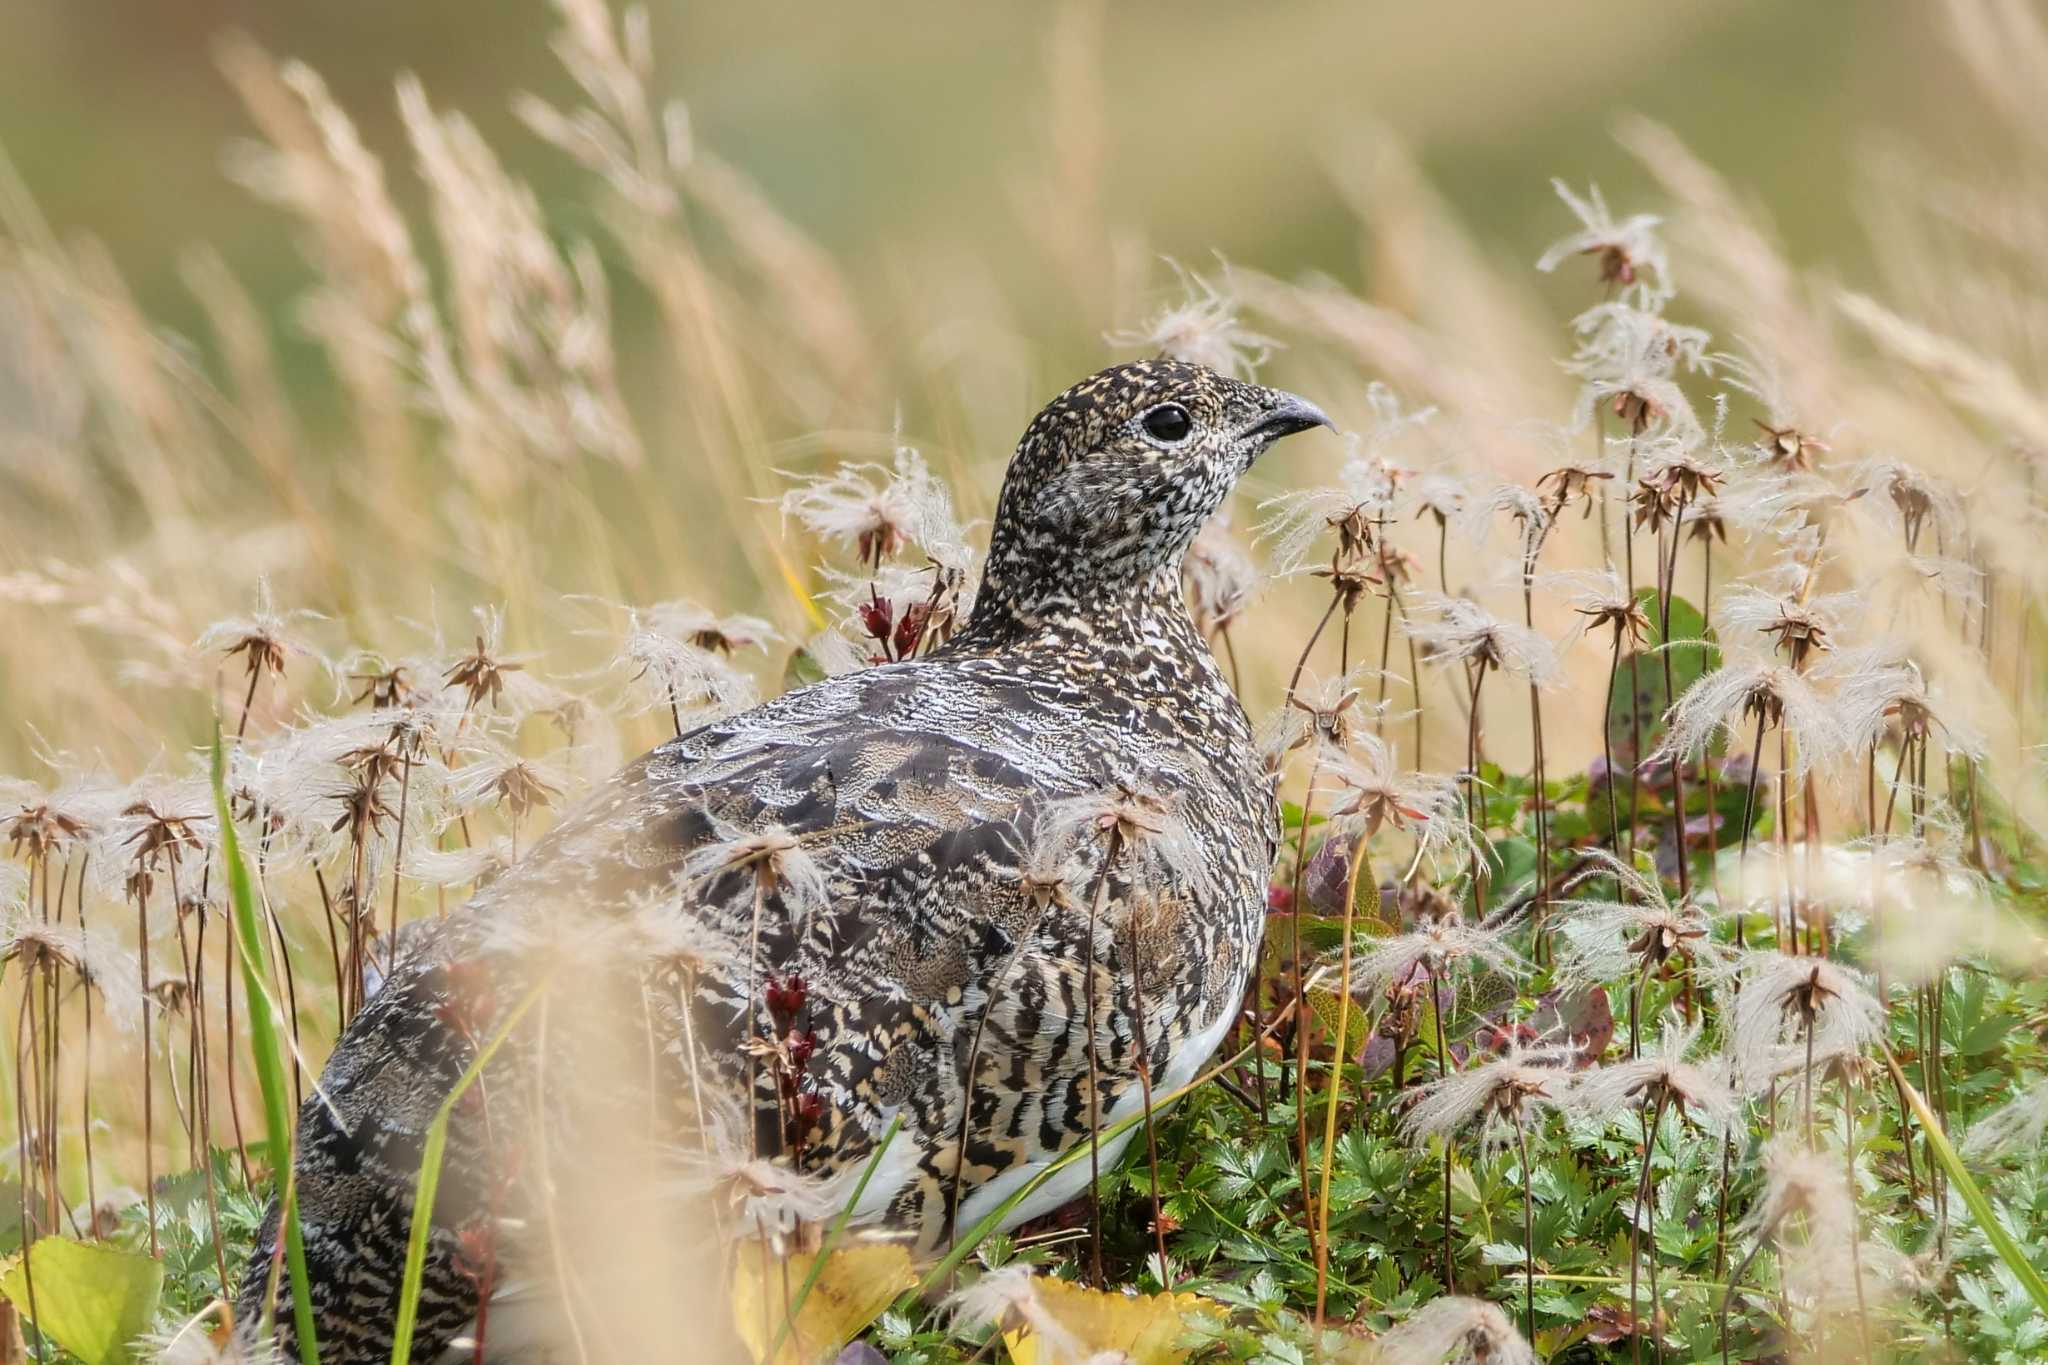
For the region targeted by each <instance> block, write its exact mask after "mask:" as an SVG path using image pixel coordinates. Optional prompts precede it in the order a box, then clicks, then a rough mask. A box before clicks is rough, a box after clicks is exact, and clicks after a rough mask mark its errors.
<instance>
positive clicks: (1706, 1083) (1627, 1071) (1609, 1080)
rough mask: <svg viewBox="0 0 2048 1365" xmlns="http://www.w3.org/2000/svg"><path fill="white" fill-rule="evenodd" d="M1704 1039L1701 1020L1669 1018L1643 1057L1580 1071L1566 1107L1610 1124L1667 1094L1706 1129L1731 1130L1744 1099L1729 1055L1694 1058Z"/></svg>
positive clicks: (1668, 1102) (1674, 1107)
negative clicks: (1731, 1076)
mask: <svg viewBox="0 0 2048 1365" xmlns="http://www.w3.org/2000/svg"><path fill="white" fill-rule="evenodd" d="M1699 1038H1700V1025H1699V1023H1698V1021H1694V1022H1693V1023H1692V1024H1690V1025H1687V1024H1685V1023H1683V1022H1682V1021H1680V1020H1678V1019H1676V1018H1672V1017H1667V1018H1666V1019H1665V1020H1664V1022H1663V1026H1662V1027H1661V1028H1659V1029H1658V1030H1657V1040H1656V1042H1655V1043H1653V1044H1651V1045H1650V1046H1649V1047H1648V1048H1646V1049H1644V1051H1643V1053H1642V1055H1641V1056H1639V1057H1637V1058H1635V1059H1633V1060H1631V1061H1625V1062H1615V1063H1613V1064H1611V1065H1608V1066H1600V1067H1594V1068H1592V1069H1590V1070H1587V1071H1582V1072H1580V1073H1579V1075H1578V1077H1577V1080H1576V1082H1575V1083H1574V1084H1573V1086H1572V1088H1571V1091H1570V1093H1569V1094H1568V1096H1567V1097H1566V1105H1567V1107H1568V1108H1569V1109H1570V1110H1571V1111H1572V1112H1574V1113H1578V1114H1583V1115H1585V1116H1586V1117H1588V1118H1591V1119H1594V1120H1596V1121H1597V1122H1600V1123H1603V1124H1605V1123H1611V1122H1613V1121H1614V1120H1616V1119H1618V1118H1620V1117H1622V1116H1623V1115H1624V1114H1631V1113H1634V1112H1636V1111H1637V1110H1643V1109H1654V1108H1655V1106H1656V1105H1657V1103H1658V1102H1659V1100H1660V1099H1662V1100H1663V1102H1664V1104H1665V1107H1666V1108H1667V1109H1668V1110H1669V1111H1670V1112H1672V1113H1675V1114H1678V1115H1679V1116H1680V1117H1682V1118H1683V1119H1685V1120H1688V1121H1690V1122H1691V1123H1694V1124H1696V1125H1697V1126H1699V1127H1700V1128H1701V1129H1703V1130H1705V1131H1706V1132H1709V1133H1713V1134H1721V1133H1725V1132H1727V1131H1728V1129H1729V1127H1730V1126H1731V1125H1732V1124H1734V1123H1735V1121H1736V1119H1737V1117H1738V1116H1739V1115H1740V1113H1741V1102H1740V1100H1739V1099H1738V1097H1737V1096H1736V1094H1735V1091H1734V1089H1733V1088H1732V1087H1730V1085H1729V1084H1728V1063H1727V1060H1726V1059H1725V1058H1722V1057H1713V1058H1709V1059H1706V1060H1704V1061H1695V1060H1693V1057H1692V1053H1693V1048H1694V1047H1695V1046H1696V1045H1697V1044H1698V1042H1699Z"/></svg>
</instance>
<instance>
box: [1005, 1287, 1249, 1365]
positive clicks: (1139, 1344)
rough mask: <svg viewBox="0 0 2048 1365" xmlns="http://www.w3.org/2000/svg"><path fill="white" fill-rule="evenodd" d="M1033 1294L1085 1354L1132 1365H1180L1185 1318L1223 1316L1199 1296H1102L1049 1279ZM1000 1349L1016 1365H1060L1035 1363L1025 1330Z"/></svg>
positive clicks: (1034, 1347) (1008, 1338) (1033, 1345)
mask: <svg viewBox="0 0 2048 1365" xmlns="http://www.w3.org/2000/svg"><path fill="white" fill-rule="evenodd" d="M1032 1288H1033V1290H1034V1291H1035V1292H1036V1293H1037V1295H1038V1302H1039V1304H1040V1306H1041V1307H1042V1308H1043V1309H1044V1310H1045V1312H1046V1313H1047V1314H1048V1315H1049V1316H1051V1318H1052V1319H1053V1321H1054V1322H1057V1323H1058V1324H1059V1325H1060V1326H1061V1327H1063V1328H1065V1329H1066V1330H1067V1331H1068V1332H1069V1333H1071V1334H1072V1335H1073V1337H1074V1338H1075V1339H1076V1340H1078V1341H1079V1342H1080V1343H1081V1345H1082V1346H1083V1347H1084V1348H1085V1349H1086V1350H1087V1351H1089V1352H1090V1353H1091V1354H1093V1353H1095V1352H1100V1351H1114V1352H1118V1353H1120V1354H1122V1355H1123V1356H1124V1357H1125V1358H1126V1359H1128V1360H1129V1361H1130V1362H1131V1365H1180V1362H1181V1361H1183V1360H1186V1359H1187V1358H1188V1352H1186V1351H1183V1350H1177V1349H1175V1347H1174V1343H1175V1342H1177V1341H1179V1340H1180V1339H1181V1337H1182V1336H1183V1335H1185V1334H1186V1332H1187V1318H1188V1315H1189V1314H1191V1313H1202V1314H1207V1315H1209V1316H1213V1317H1216V1318H1221V1317H1222V1316H1223V1309H1222V1308H1221V1307H1220V1306H1218V1305H1217V1304H1215V1303H1212V1302H1210V1301H1209V1300H1208V1299H1205V1298H1203V1297H1202V1296H1201V1295H1199V1294H1147V1295H1143V1296H1133V1295H1129V1294H1113V1293H1103V1292H1102V1291H1100V1290H1095V1289H1089V1288H1086V1287H1085V1286H1082V1285H1078V1284H1074V1283H1071V1282H1070V1281H1067V1280H1057V1279H1054V1278H1053V1277H1052V1276H1050V1275H1042V1276H1040V1277H1039V1278H1038V1279H1036V1280H1033V1281H1032ZM1003 1345H1005V1346H1006V1347H1008V1348H1009V1351H1010V1359H1011V1360H1012V1361H1014V1362H1015V1365H1060V1363H1059V1362H1055V1361H1051V1360H1045V1361H1041V1360H1040V1359H1039V1358H1038V1341H1037V1338H1036V1337H1034V1336H1033V1335H1032V1333H1031V1330H1030V1329H1029V1328H1023V1329H1020V1330H1018V1331H1015V1332H1005V1333H1003Z"/></svg>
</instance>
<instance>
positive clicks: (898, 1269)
mask: <svg viewBox="0 0 2048 1365" xmlns="http://www.w3.org/2000/svg"><path fill="white" fill-rule="evenodd" d="M812 1259H813V1258H812V1257H810V1256H791V1257H789V1258H788V1259H787V1260H786V1261H785V1260H783V1259H781V1258H779V1257H777V1256H776V1255H775V1254H774V1253H773V1252H770V1251H765V1250H763V1248H762V1246H761V1244H760V1243H759V1242H749V1243H746V1244H744V1245H742V1246H741V1247H740V1249H739V1252H738V1259H737V1261H736V1262H735V1264H734V1266H733V1283H732V1311H733V1322H734V1324H735V1326H737V1327H738V1329H739V1334H740V1339H741V1340H743V1341H745V1342H746V1343H747V1349H748V1350H749V1351H750V1352H751V1353H752V1354H753V1357H754V1359H755V1360H757V1361H765V1360H767V1358H768V1348H769V1346H770V1345H771V1344H772V1343H773V1342H774V1340H775V1337H776V1334H777V1333H778V1332H780V1331H781V1330H782V1327H783V1324H784V1320H785V1314H786V1311H787V1308H786V1305H787V1304H788V1303H789V1302H790V1301H792V1300H794V1299H795V1298H796V1295H797V1292H798V1291H799V1290H800V1289H801V1288H802V1287H803V1282H804V1278H805V1277H806V1276H807V1275H809V1274H810V1273H811V1261H812ZM764 1278H765V1280H766V1288H767V1292H766V1293H765V1294H764V1293H763V1292H762V1289H763V1280H764ZM916 1283H917V1276H916V1274H915V1273H913V1272H912V1270H911V1268H910V1252H909V1251H908V1250H907V1249H905V1248H904V1247H901V1246H897V1245H894V1244H890V1243H878V1244H875V1245H871V1246H854V1247H843V1248H841V1249H840V1250H838V1251H835V1252H833V1253H832V1254H831V1255H830V1256H829V1257H827V1258H826V1261H825V1268H824V1269H823V1270H822V1271H820V1272H819V1273H818V1281H817V1283H816V1284H814V1285H812V1286H811V1292H810V1296H809V1297H808V1298H806V1299H805V1300H804V1301H803V1307H802V1308H801V1309H800V1310H798V1312H797V1318H796V1323H795V1326H794V1328H793V1329H792V1330H791V1331H790V1332H789V1333H788V1334H787V1336H786V1338H785V1339H784V1341H783V1344H782V1349H781V1351H780V1352H778V1353H777V1355H776V1357H775V1365H808V1362H811V1361H815V1360H817V1359H819V1358H820V1357H824V1356H830V1355H831V1354H832V1353H833V1352H835V1351H837V1350H838V1349H839V1348H840V1347H841V1346H844V1345H845V1344H846V1343H847V1342H849V1341H852V1340H853V1339H854V1338H855V1337H856V1336H858V1335H860V1331H861V1329H862V1328H864V1327H866V1326H867V1325H868V1324H869V1323H871V1322H873V1321H874V1320H875V1319H876V1318H878V1317H880V1316H881V1314H882V1310H883V1309H884V1308H887V1307H888V1306H889V1305H890V1304H891V1303H892V1302H894V1301H895V1298H896V1296H897V1295H898V1294H901V1293H902V1292H903V1291H904V1290H906V1289H908V1288H910V1287H911V1286H912V1285H914V1284H916ZM785 1295H786V1296H787V1297H785Z"/></svg>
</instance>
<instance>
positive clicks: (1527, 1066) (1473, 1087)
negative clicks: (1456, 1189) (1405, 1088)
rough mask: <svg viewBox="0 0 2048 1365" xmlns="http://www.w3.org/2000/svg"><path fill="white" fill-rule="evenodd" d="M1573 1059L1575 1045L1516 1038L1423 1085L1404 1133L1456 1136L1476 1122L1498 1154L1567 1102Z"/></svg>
mask: <svg viewBox="0 0 2048 1365" xmlns="http://www.w3.org/2000/svg"><path fill="white" fill-rule="evenodd" d="M1573 1060H1574V1056H1573V1053H1572V1052H1571V1051H1570V1050H1569V1049H1564V1048H1554V1047H1535V1048H1525V1047H1522V1046H1521V1045H1520V1044H1513V1043H1511V1044H1510V1045H1509V1046H1508V1049H1507V1051H1505V1052H1503V1053H1501V1054H1500V1055H1498V1056H1494V1057H1489V1058H1488V1059H1487V1060H1485V1061H1474V1062H1473V1063H1471V1064H1470V1065H1468V1066H1466V1067H1465V1068H1464V1069H1463V1070H1460V1071H1452V1072H1450V1073H1449V1074H1447V1075H1445V1076H1443V1077H1441V1078H1439V1079H1437V1080H1434V1081H1431V1082H1430V1083H1429V1084H1427V1085H1425V1086H1423V1087H1421V1088H1420V1089H1419V1090H1417V1091H1416V1093H1415V1099H1414V1103H1413V1104H1412V1105H1411V1106H1410V1107H1409V1109H1408V1112H1407V1113H1405V1114H1404V1115H1402V1117H1401V1135H1402V1136H1403V1137H1405V1138H1407V1139H1408V1140H1409V1141H1411V1142H1420V1141H1422V1140H1423V1139H1425V1138H1430V1137H1439V1138H1442V1139H1444V1140H1445V1141H1450V1140H1451V1139H1452V1138H1454V1137H1455V1136H1456V1135H1457V1134H1458V1133H1460V1132H1462V1131H1463V1130H1465V1129H1466V1128H1468V1127H1471V1126H1473V1125H1475V1124H1476V1125H1477V1126H1478V1130H1479V1146H1480V1151H1481V1152H1482V1153H1483V1154H1485V1155H1492V1154H1493V1153H1494V1152H1495V1151H1497V1150H1499V1149H1500V1148H1501V1147H1504V1146H1506V1145H1508V1144H1510V1143H1511V1142H1513V1141H1514V1139H1515V1135H1516V1133H1517V1131H1518V1130H1522V1129H1526V1127H1527V1126H1528V1125H1529V1124H1530V1123H1532V1122H1533V1121H1535V1119H1536V1118H1537V1117H1538V1116H1539V1115H1540V1114H1541V1113H1543V1112H1544V1111H1546V1110H1554V1109H1558V1108H1560V1107H1561V1106H1562V1104H1563V1103H1564V1100H1565V1097H1566V1094H1567V1092H1568V1091H1569V1090H1570V1088H1571V1085H1572V1076H1573V1073H1572V1070H1571V1066H1572V1062H1573Z"/></svg>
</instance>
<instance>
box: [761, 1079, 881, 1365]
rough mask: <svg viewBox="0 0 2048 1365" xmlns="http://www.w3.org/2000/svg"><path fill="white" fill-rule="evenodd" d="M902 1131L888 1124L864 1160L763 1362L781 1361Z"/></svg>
mask: <svg viewBox="0 0 2048 1365" xmlns="http://www.w3.org/2000/svg"><path fill="white" fill-rule="evenodd" d="M902 1127H903V1115H901V1114H898V1115H896V1117H894V1118H892V1119H890V1120H889V1127H888V1128H887V1129H886V1130H885V1131H884V1132H883V1133H882V1141H881V1142H880V1143H879V1144H878V1145H877V1146H876V1147H875V1154H874V1155H873V1156H871V1157H869V1158H868V1164H867V1165H866V1166H865V1167H864V1168H862V1170H861V1173H860V1180H859V1182H858V1183H856V1184H855V1185H854V1187H853V1193H852V1194H850V1195H848V1196H847V1199H846V1205H845V1207H843V1208H841V1209H840V1210H839V1216H838V1217H837V1218H834V1219H833V1220H832V1226H831V1227H829V1228H827V1229H826V1230H825V1240H824V1241H822V1242H820V1243H819V1244H818V1254H817V1255H815V1256H813V1257H811V1269H810V1272H809V1273H808V1274H806V1275H805V1276H804V1282H803V1283H802V1284H801V1285H798V1286H797V1291H796V1297H795V1298H794V1299H792V1300H790V1304H789V1308H788V1310H787V1311H786V1312H784V1313H783V1315H782V1326H781V1327H780V1328H778V1329H777V1330H776V1333H775V1341H774V1343H773V1344H772V1345H771V1346H769V1348H768V1355H767V1359H769V1360H776V1359H779V1358H780V1357H781V1355H782V1343H783V1342H784V1341H785V1340H787V1339H788V1337H789V1328H790V1324H792V1323H794V1322H795V1321H796V1320H797V1317H798V1315H800V1314H801V1313H802V1312H803V1311H804V1300H805V1299H807V1298H809V1297H810V1296H811V1287H812V1286H813V1285H815V1284H817V1282H818V1276H820V1275H822V1274H824V1272H825V1258H826V1257H827V1256H830V1255H831V1254H832V1248H833V1247H834V1246H835V1245H837V1244H838V1242H839V1235H840V1234H841V1233H843V1232H845V1231H846V1224H847V1221H848V1220H849V1219H851V1218H852V1217H853V1210H854V1208H855V1206H856V1205H858V1204H859V1203H860V1197H861V1196H862V1195H864V1194H866V1193H867V1192H868V1182H869V1181H870V1180H873V1179H874V1178H875V1168H876V1167H878V1166H880V1165H881V1164H882V1155H883V1153H885V1152H887V1151H888V1150H889V1144H890V1143H892V1142H894V1141H895V1140H896V1134H897V1133H898V1132H899V1131H901V1129H902Z"/></svg>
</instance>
